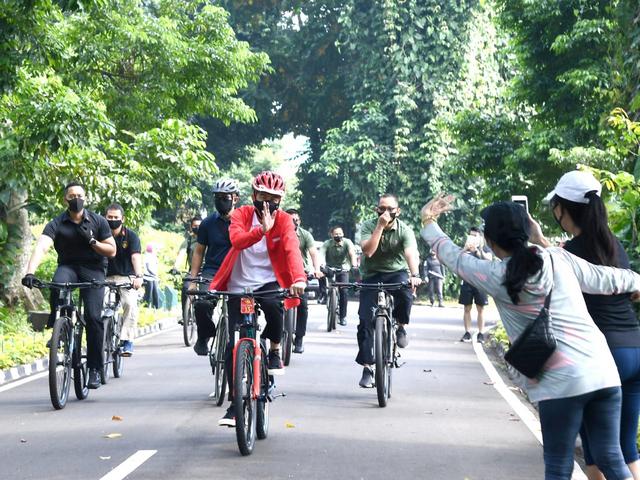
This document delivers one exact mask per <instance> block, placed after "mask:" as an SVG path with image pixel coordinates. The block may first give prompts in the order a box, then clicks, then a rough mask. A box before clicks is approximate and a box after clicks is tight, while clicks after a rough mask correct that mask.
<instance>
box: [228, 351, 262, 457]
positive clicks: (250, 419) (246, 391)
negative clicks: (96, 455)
mask: <svg viewBox="0 0 640 480" xmlns="http://www.w3.org/2000/svg"><path fill="white" fill-rule="evenodd" d="M233 374H234V378H233V407H234V410H235V416H236V440H237V441H238V448H239V449H240V453H241V454H242V455H251V452H253V447H254V445H255V443H256V420H257V419H256V403H257V402H256V399H255V398H254V396H253V391H252V390H253V345H252V344H251V342H249V341H243V342H240V344H239V345H238V346H237V350H236V364H235V368H234V370H233Z"/></svg>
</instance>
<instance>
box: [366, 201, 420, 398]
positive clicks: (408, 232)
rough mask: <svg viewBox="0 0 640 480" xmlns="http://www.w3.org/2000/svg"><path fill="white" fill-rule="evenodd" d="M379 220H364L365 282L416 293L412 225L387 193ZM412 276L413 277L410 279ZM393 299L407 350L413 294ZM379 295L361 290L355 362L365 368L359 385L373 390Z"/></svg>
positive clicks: (397, 293) (379, 209) (398, 334)
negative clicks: (402, 286)
mask: <svg viewBox="0 0 640 480" xmlns="http://www.w3.org/2000/svg"><path fill="white" fill-rule="evenodd" d="M375 210H376V213H377V214H378V218H377V219H371V220H368V221H365V222H364V223H363V224H362V229H361V241H360V245H361V247H362V253H363V257H362V262H361V264H360V270H361V272H362V283H402V282H409V283H410V284H411V287H412V289H413V290H415V288H417V287H418V286H419V285H420V284H421V283H422V279H421V278H420V273H419V265H420V258H419V254H418V246H417V242H416V236H415V234H414V233H413V230H412V229H411V227H410V226H409V225H407V224H406V223H404V222H403V221H401V220H400V219H399V218H398V216H399V215H400V207H399V206H398V197H397V196H396V195H394V194H391V193H385V194H384V195H382V196H381V197H380V199H379V200H378V206H377V207H376V209H375ZM409 275H410V276H409ZM390 293H391V295H393V298H394V302H395V303H394V309H393V316H394V317H395V318H396V320H397V322H398V323H399V324H400V326H399V327H398V330H397V332H396V339H397V343H398V346H399V347H400V348H405V347H406V346H407V345H408V343H409V341H408V338H407V332H406V325H407V324H408V323H409V315H410V314H411V306H412V304H413V295H412V291H411V290H409V289H403V290H396V291H393V292H390ZM377 299H378V293H377V292H376V291H375V290H373V289H363V290H361V291H360V307H359V308H358V316H359V317H360V324H359V325H358V355H357V357H356V362H357V363H359V364H360V365H362V367H363V368H362V378H361V379H360V383H359V384H360V386H361V387H363V388H371V387H373V369H372V367H371V366H372V365H373V363H374V356H373V334H374V332H373V330H374V325H373V318H372V312H373V309H374V308H375V306H376V304H377Z"/></svg>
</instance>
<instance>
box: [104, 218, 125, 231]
mask: <svg viewBox="0 0 640 480" xmlns="http://www.w3.org/2000/svg"><path fill="white" fill-rule="evenodd" d="M107 222H108V223H109V228H110V229H111V230H117V229H118V228H120V226H121V225H122V220H107Z"/></svg>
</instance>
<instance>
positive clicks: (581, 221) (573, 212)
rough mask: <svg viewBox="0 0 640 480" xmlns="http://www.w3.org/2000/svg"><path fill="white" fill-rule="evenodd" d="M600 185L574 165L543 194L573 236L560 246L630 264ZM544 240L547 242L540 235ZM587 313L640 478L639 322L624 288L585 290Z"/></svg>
mask: <svg viewBox="0 0 640 480" xmlns="http://www.w3.org/2000/svg"><path fill="white" fill-rule="evenodd" d="M601 190H602V186H601V185H600V182H598V180H596V178H595V177H594V176H593V175H592V174H591V173H590V172H583V171H578V170H575V171H572V172H569V173H566V174H564V175H563V176H562V178H560V181H559V182H558V184H557V185H556V187H555V188H554V189H553V191H552V192H551V193H549V195H547V197H546V200H547V201H548V202H549V206H550V207H551V210H552V214H553V216H554V218H555V219H556V221H557V222H558V224H559V225H560V227H561V228H562V230H564V231H565V232H567V233H569V234H571V235H572V236H573V238H572V239H571V240H569V241H568V242H566V243H565V245H564V248H565V249H566V250H567V251H569V252H571V253H573V254H574V255H576V256H578V257H580V258H583V259H585V260H587V261H588V262H590V263H593V264H595V265H607V266H611V267H619V268H630V265H629V258H628V257H627V254H626V252H625V251H624V248H623V247H622V245H621V243H620V241H619V240H618V239H617V238H616V237H615V236H614V235H613V233H611V230H610V229H609V225H608V223H607V210H606V208H605V205H604V203H603V201H602V198H601V197H600V193H601ZM540 244H541V245H542V246H545V247H546V246H548V245H549V242H548V241H547V240H546V239H544V238H542V239H540ZM583 296H584V300H585V303H586V305H587V309H588V310H589V315H591V317H592V318H593V320H594V322H595V323H596V325H597V326H598V328H600V330H601V331H602V333H604V336H605V337H606V339H607V343H608V345H609V348H610V349H611V353H612V355H613V358H614V360H615V362H616V365H617V367H618V373H619V374H620V380H621V382H622V409H621V416H620V422H621V423H620V446H621V448H622V453H623V455H624V459H625V462H626V463H627V465H629V469H630V470H631V473H632V474H633V478H634V479H635V480H640V461H639V460H638V458H639V457H638V447H637V444H636V436H637V433H638V416H639V415H640V325H639V324H638V317H637V316H636V313H635V311H634V308H633V305H632V304H631V300H630V297H629V294H628V293H621V294H619V295H593V294H590V293H583ZM580 435H581V437H582V446H583V450H584V456H585V463H586V464H587V476H588V477H589V479H590V480H600V479H602V480H604V478H605V477H604V476H603V475H602V473H601V472H600V471H599V470H598V468H597V467H596V466H595V464H594V463H595V462H594V460H593V456H592V455H591V450H590V444H589V439H588V435H586V434H585V431H584V427H583V428H582V430H581V432H580Z"/></svg>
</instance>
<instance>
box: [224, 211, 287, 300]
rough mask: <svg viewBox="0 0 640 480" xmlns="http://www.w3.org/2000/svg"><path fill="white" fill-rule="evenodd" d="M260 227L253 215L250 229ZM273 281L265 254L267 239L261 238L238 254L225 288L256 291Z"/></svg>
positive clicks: (273, 274) (271, 271)
mask: <svg viewBox="0 0 640 480" xmlns="http://www.w3.org/2000/svg"><path fill="white" fill-rule="evenodd" d="M261 225H262V224H261V223H260V220H258V216H257V215H256V214H255V213H254V214H253V220H252V223H251V228H252V229H254V228H256V227H259V226H261ZM275 281H276V275H275V273H274V272H273V266H272V265H271V259H270V258H269V252H267V237H264V236H263V237H262V239H261V240H260V241H259V242H256V243H254V244H253V245H251V246H250V247H249V248H245V249H244V250H242V251H241V252H240V255H238V259H237V260H236V263H235V264H234V266H233V270H232V271H231V278H229V284H228V286H227V288H228V290H229V291H230V292H243V291H244V290H245V289H246V288H249V289H251V290H256V289H258V288H260V287H263V286H264V285H266V284H267V283H271V282H275Z"/></svg>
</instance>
